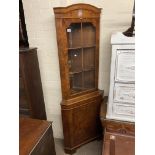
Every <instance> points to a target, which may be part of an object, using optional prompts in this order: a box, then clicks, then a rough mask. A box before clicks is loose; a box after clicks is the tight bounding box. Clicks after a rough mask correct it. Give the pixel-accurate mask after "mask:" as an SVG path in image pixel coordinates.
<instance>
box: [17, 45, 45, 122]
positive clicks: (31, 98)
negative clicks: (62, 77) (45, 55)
mask: <svg viewBox="0 0 155 155" xmlns="http://www.w3.org/2000/svg"><path fill="white" fill-rule="evenodd" d="M19 114H20V115H19V116H20V117H30V118H35V119H44V120H46V111H45V103H44V97H43V90H42V83H41V77H40V69H39V62H38V57H37V49H36V48H20V50H19Z"/></svg>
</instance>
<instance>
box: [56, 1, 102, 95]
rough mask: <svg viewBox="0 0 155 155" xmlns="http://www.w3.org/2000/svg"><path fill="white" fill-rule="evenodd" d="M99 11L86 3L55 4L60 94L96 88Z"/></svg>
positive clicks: (72, 93) (70, 93)
mask: <svg viewBox="0 0 155 155" xmlns="http://www.w3.org/2000/svg"><path fill="white" fill-rule="evenodd" d="M100 12H101V9H99V8H96V7H94V6H91V5H88V4H75V5H71V6H68V7H59V8H54V13H55V18H56V30H57V41H58V48H59V60H60V61H59V62H60V72H61V86H62V94H63V96H67V97H68V96H72V95H74V94H77V93H78V94H79V93H83V92H87V91H93V90H96V89H97V88H98V61H99V60H98V59H99V58H98V56H99V18H100Z"/></svg>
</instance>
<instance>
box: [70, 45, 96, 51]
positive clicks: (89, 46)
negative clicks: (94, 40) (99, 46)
mask: <svg viewBox="0 0 155 155" xmlns="http://www.w3.org/2000/svg"><path fill="white" fill-rule="evenodd" d="M94 47H96V45H88V46H87V45H86V46H79V47H69V48H68V50H76V49H82V48H94Z"/></svg>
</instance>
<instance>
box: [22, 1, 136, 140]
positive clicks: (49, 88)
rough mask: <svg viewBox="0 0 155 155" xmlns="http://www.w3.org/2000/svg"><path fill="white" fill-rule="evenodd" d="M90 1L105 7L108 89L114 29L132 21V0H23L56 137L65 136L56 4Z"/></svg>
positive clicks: (103, 69)
mask: <svg viewBox="0 0 155 155" xmlns="http://www.w3.org/2000/svg"><path fill="white" fill-rule="evenodd" d="M73 3H89V4H92V5H94V6H96V7H99V8H103V9H102V14H101V25H100V59H99V60H100V63H99V88H100V89H104V90H105V95H108V91H109V75H110V58H111V45H110V37H111V34H112V32H115V31H124V30H126V29H127V28H128V27H129V26H130V24H131V16H132V15H131V14H132V8H133V0H66V1H65V0H23V6H24V12H25V21H26V26H27V33H28V38H29V44H30V46H31V47H37V48H38V59H39V65H40V72H41V79H42V85H43V93H44V100H45V105H46V113H47V119H48V120H50V121H53V130H54V137H56V138H63V132H62V122H61V110H60V102H61V98H62V96H61V84H60V75H59V63H58V50H57V43H56V31H55V21H54V20H55V19H54V13H53V7H60V6H67V5H70V4H73Z"/></svg>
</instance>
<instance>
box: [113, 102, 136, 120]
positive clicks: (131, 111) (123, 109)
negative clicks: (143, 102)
mask: <svg viewBox="0 0 155 155" xmlns="http://www.w3.org/2000/svg"><path fill="white" fill-rule="evenodd" d="M113 113H114V115H116V116H117V115H118V116H120V115H121V116H122V120H123V117H125V116H132V117H134V115H135V107H134V106H133V105H126V104H116V103H115V104H113Z"/></svg>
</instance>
